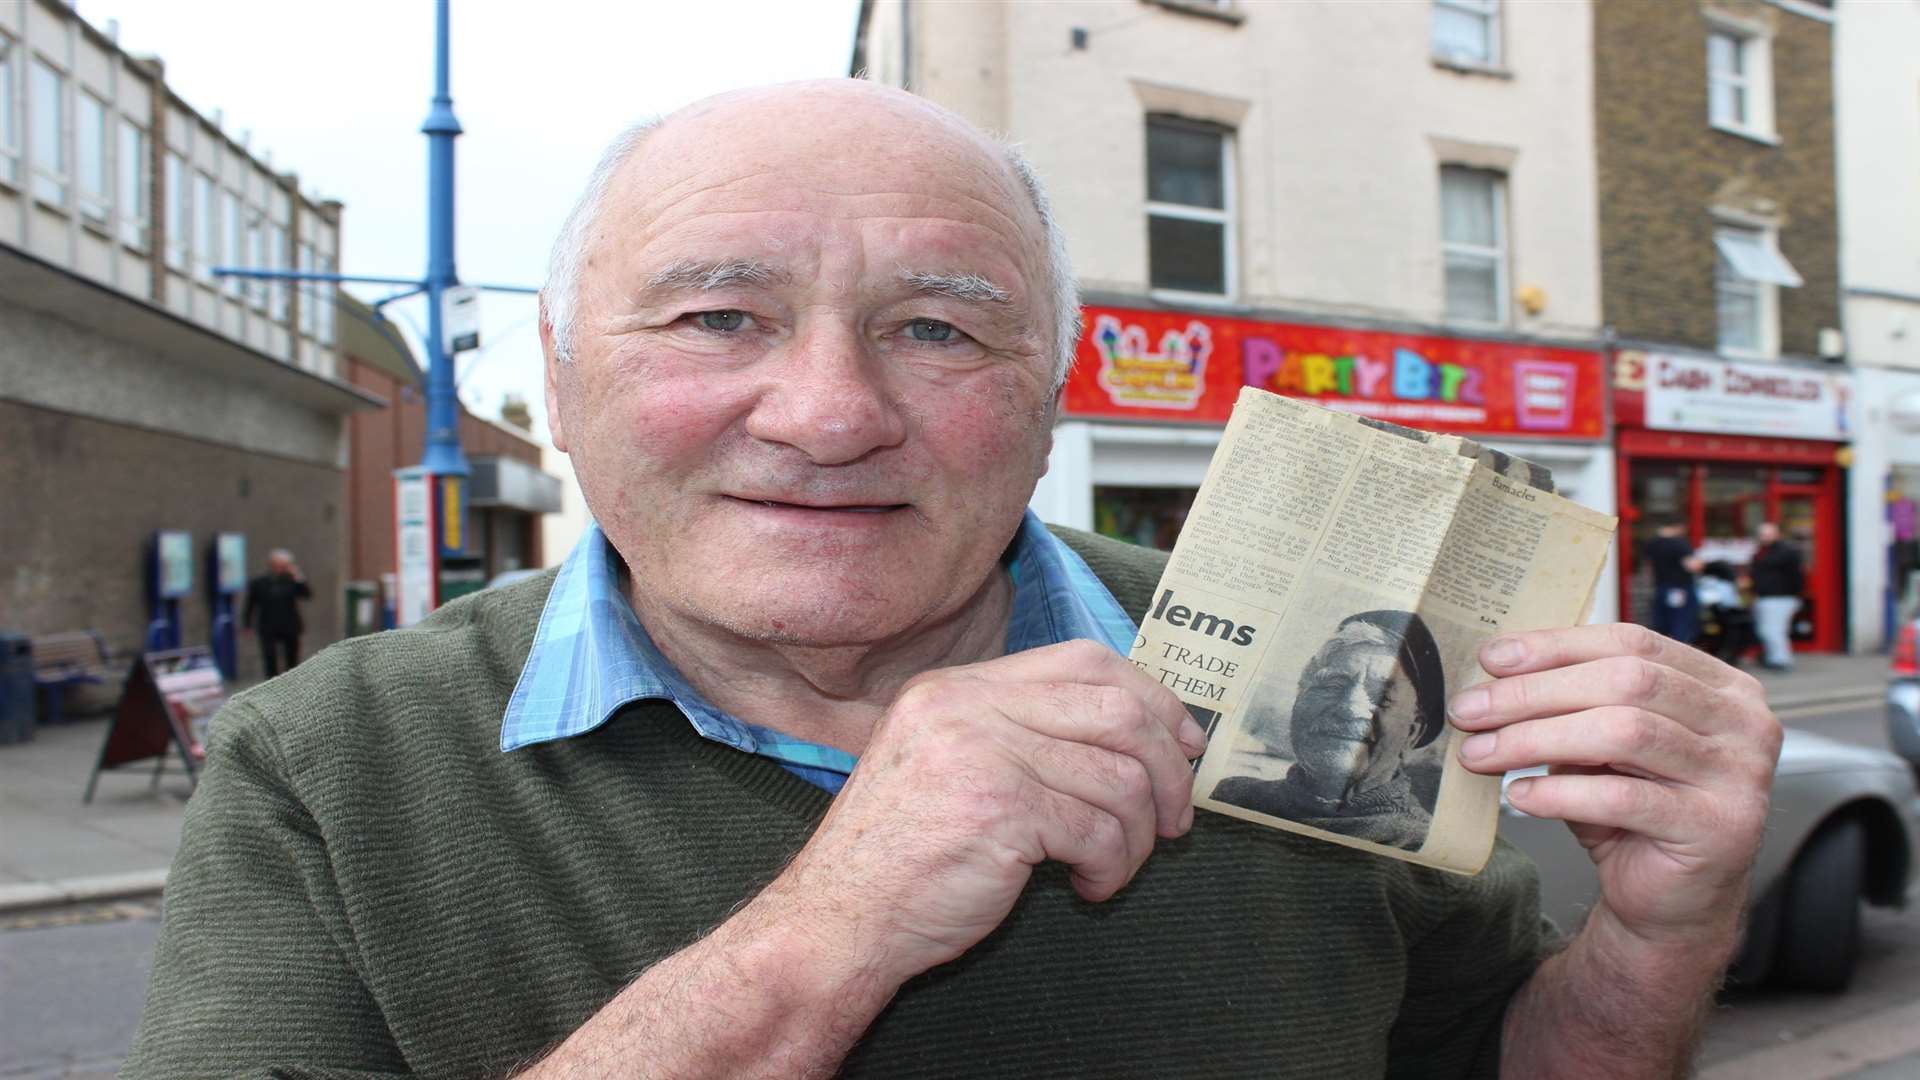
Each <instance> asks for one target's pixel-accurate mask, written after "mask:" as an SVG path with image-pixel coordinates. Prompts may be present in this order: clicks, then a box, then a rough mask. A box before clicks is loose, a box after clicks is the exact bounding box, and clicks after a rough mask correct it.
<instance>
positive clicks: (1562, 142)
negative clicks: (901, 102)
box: [869, 2, 1600, 337]
mask: <svg viewBox="0 0 1920 1080" xmlns="http://www.w3.org/2000/svg"><path fill="white" fill-rule="evenodd" d="M1503 7H1504V12H1505V16H1504V17H1505V26H1504V28H1503V30H1504V33H1503V37H1504V41H1505V49H1506V58H1507V63H1506V67H1505V69H1504V72H1503V73H1499V74H1487V73H1466V72H1461V71H1457V70H1453V69H1450V68H1445V67H1441V66H1439V65H1436V64H1435V63H1434V62H1433V61H1432V60H1431V59H1430V55H1429V54H1430V50H1429V44H1428V6H1427V5H1426V4H1416V3H1394V2H1352V3H1341V4H1258V5H1255V4H1246V5H1242V10H1243V11H1244V13H1245V15H1246V18H1245V19H1244V21H1243V22H1241V23H1239V24H1238V25H1232V24H1228V23H1223V22H1220V21H1218V20H1214V19H1208V18H1203V17H1198V16H1193V15H1185V14H1180V13H1176V12H1171V11H1168V10H1166V9H1164V8H1159V7H1154V6H1149V5H1141V4H1101V3H1049V4H1012V5H998V4H956V3H944V2H928V3H919V4H915V5H913V7H912V9H911V10H912V17H911V20H910V22H911V25H910V27H909V33H910V35H911V38H912V50H911V51H912V53H913V72H912V76H913V77H912V88H913V89H915V90H916V91H918V92H920V93H923V94H925V95H926V96H928V97H931V98H933V99H934V100H936V101H940V102H942V103H943V104H946V105H948V106H950V107H952V108H955V109H956V110H957V111H959V112H961V113H962V114H963V115H966V116H967V117H968V118H969V119H971V120H973V121H974V122H976V123H978V124H980V125H981V126H983V127H987V128H991V129H998V130H1004V131H1005V132H1006V133H1007V134H1009V135H1010V136H1011V137H1012V138H1014V139H1015V140H1017V141H1019V142H1020V143H1021V144H1022V145H1023V146H1024V147H1025V148H1026V151H1027V153H1028V155H1029V156H1030V157H1031V158H1032V159H1033V160H1034V162H1035V164H1036V166H1037V167H1038V168H1039V170H1040V172H1041V175H1042V176H1043V177H1044V178H1045V179H1046V181H1047V182H1048V184H1049V186H1050V188H1051V189H1052V191H1053V193H1054V199H1055V202H1056V204H1057V206H1058V208H1059V211H1060V216H1061V219H1062V222H1063V224H1064V226H1065V227H1066V230H1067V234H1068V237H1069V239H1070V242H1071V245H1072V250H1073V257H1074V263H1075V266H1076V269H1077V270H1078V272H1079V275H1080V278H1081V281H1082V283H1083V285H1084V287H1086V288H1088V289H1094V290H1108V291H1121V292H1143V291H1144V290H1145V286H1146V276H1147V270H1146V267H1147V252H1146V227H1145V222H1144V220H1143V209H1142V205H1143V203H1144V200H1145V159H1144V157H1145V135H1144V126H1143V125H1144V121H1143V117H1144V114H1145V113H1146V112H1147V111H1148V108H1149V107H1150V103H1153V104H1154V105H1159V104H1161V103H1164V102H1165V101H1166V100H1168V99H1170V98H1185V99H1186V100H1187V101H1189V102H1192V103H1194V104H1195V105H1196V106H1197V110H1196V111H1199V112H1201V113H1211V114H1215V115H1220V116H1226V117H1233V116H1235V115H1238V116H1240V117H1243V118H1242V119H1240V121H1239V123H1238V125H1237V126H1238V132H1239V137H1238V140H1237V142H1238V145H1237V148H1236V149H1237V169H1236V176H1235V179H1236V181H1237V186H1238V190H1239V196H1240V198H1239V220H1238V228H1237V239H1238V246H1239V255H1240V258H1239V264H1240V295H1239V296H1238V298H1237V299H1238V300H1239V301H1240V302H1241V303H1243V304H1246V305H1250V306H1255V307H1276V308H1285V309H1292V310H1300V311H1309V312H1324V313H1327V314H1344V315H1360V316H1372V317H1381V318H1389V319H1398V320H1412V321H1418V322H1424V323H1439V322H1440V320H1441V317H1442V291H1441V288H1442V287H1441V263H1440V252H1439V243H1440V240H1439V230H1440V225H1439V190H1438V188H1439V180H1438V168H1439V166H1440V164H1441V163H1442V162H1443V161H1444V160H1447V159H1449V158H1450V157H1452V158H1455V159H1458V157H1459V156H1460V155H1461V154H1462V153H1465V154H1466V155H1467V156H1468V157H1470V158H1481V159H1485V160H1487V161H1494V162H1499V161H1510V162H1511V164H1510V166H1509V167H1508V169H1507V171H1508V174H1509V201H1508V239H1509V250H1510V257H1511V265H1510V275H1509V284H1510V286H1511V287H1512V288H1514V289H1517V288H1519V287H1521V286H1524V285H1534V286H1538V287H1539V288H1541V289H1543V290H1544V291H1545V293H1546V295H1547V299H1548V304H1547V307H1546V309H1545V311H1544V312H1543V313H1542V314H1541V315H1540V317H1538V318H1530V317H1527V316H1525V315H1523V314H1521V313H1519V312H1518V310H1517V306H1516V312H1515V320H1514V323H1513V326H1512V329H1514V330H1517V331H1520V332H1524V333H1532V334H1540V335H1544V336H1562V337H1592V336H1594V335H1595V334H1596V333H1597V330H1598V327H1599V321H1600V314H1599V311H1600V301H1599V246H1598V226H1597V221H1596V209H1595V208H1596V199H1597V194H1596V188H1595V166H1594V157H1593V149H1592V147H1593V122H1592V115H1593V109H1592V100H1591V99H1592V83H1593V72H1592V64H1591V56H1592V49H1591V14H1590V11H1589V9H1588V6H1587V4H1585V3H1556V4H1506V5H1504V6H1503ZM1075 27H1081V28H1084V29H1086V30H1087V32H1088V47H1087V48H1086V49H1084V50H1076V49H1073V48H1072V47H1071V44H1070V40H1071V35H1072V31H1073V29H1074V28H1075ZM875 29H876V30H878V29H881V27H879V26H876V27H875ZM885 29H886V30H888V31H889V33H888V34H885V35H880V37H879V40H875V39H874V38H872V37H870V40H869V53H870V55H871V54H872V53H873V52H874V51H876V50H878V49H898V48H899V44H898V41H897V40H896V39H895V38H894V36H895V35H897V33H898V28H897V25H895V24H893V23H891V22H890V23H889V24H888V25H887V26H886V27H885ZM1442 147H1446V149H1444V150H1443V149H1442ZM1474 163H1478V162H1474Z"/></svg>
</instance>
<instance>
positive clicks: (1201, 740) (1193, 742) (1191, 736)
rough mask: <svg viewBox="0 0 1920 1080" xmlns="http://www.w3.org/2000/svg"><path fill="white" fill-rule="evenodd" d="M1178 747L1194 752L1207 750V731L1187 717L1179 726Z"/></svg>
mask: <svg viewBox="0 0 1920 1080" xmlns="http://www.w3.org/2000/svg"><path fill="white" fill-rule="evenodd" d="M1180 745H1182V746H1184V747H1186V748H1187V749H1189V750H1193V751H1195V752H1198V751H1201V750H1205V749H1206V748H1207V729H1206V728H1203V727H1201V726H1200V725H1199V724H1198V723H1196V722H1195V721H1194V719H1193V717H1191V716H1189V717H1187V718H1186V720H1185V721H1183V722H1182V723H1181V724H1180Z"/></svg>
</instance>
